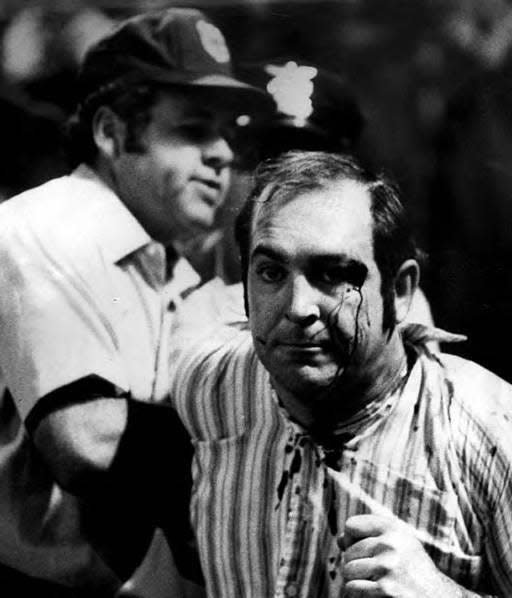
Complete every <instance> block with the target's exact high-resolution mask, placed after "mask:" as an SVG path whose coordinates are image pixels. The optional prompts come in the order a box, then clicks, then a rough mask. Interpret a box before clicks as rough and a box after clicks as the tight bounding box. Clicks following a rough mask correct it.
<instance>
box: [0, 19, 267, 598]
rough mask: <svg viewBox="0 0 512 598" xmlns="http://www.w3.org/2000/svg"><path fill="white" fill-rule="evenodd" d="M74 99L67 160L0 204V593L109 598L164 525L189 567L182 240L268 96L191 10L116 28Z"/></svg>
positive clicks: (219, 194)
mask: <svg viewBox="0 0 512 598" xmlns="http://www.w3.org/2000/svg"><path fill="white" fill-rule="evenodd" d="M76 93H77V108H76V112H75V114H74V115H73V117H72V119H71V121H70V123H69V135H70V149H71V151H72V157H73V160H74V163H75V165H76V168H75V170H73V172H71V174H69V175H68V176H64V177H61V178H58V179H54V180H51V181H49V182H48V183H46V184H44V185H42V186H40V187H37V188H34V189H31V190H29V191H27V192H25V193H23V194H22V195H19V196H17V197H14V198H12V199H10V200H9V201H7V202H4V203H3V204H2V205H1V206H0V212H1V213H0V261H1V263H2V268H1V272H0V284H1V286H2V289H3V292H2V293H1V297H0V345H1V347H2V350H1V355H0V410H1V412H2V418H1V420H0V422H1V423H0V438H1V443H0V446H1V448H0V480H1V484H0V486H1V488H3V489H4V490H3V491H2V492H1V493H0V530H1V533H0V587H1V588H2V598H14V597H16V598H18V597H19V596H21V595H32V596H38V598H56V597H58V598H71V597H73V598H76V597H77V596H80V597H81V596H92V595H94V596H95V597H96V598H103V597H110V596H113V595H114V594H115V592H117V590H118V589H119V587H120V585H121V583H122V581H123V580H124V579H126V578H127V577H128V576H130V575H131V572H132V570H133V569H134V567H135V566H136V565H137V564H138V563H139V562H140V560H141V559H142V556H143V554H144V553H145V551H146V549H147V547H148V545H149V542H150V540H151V538H152V536H153V532H154V529H155V527H157V526H159V527H161V528H165V529H167V530H173V531H174V532H175V534H174V536H175V537H176V538H180V539H183V542H182V544H181V545H180V546H178V547H176V546H175V547H174V548H175V553H176V559H177V560H180V558H181V564H182V570H183V571H184V572H185V573H186V574H187V575H191V574H192V573H193V572H192V561H191V560H189V559H188V558H187V555H188V552H187V549H186V548H187V543H186V539H187V536H186V528H187V522H188V488H189V478H190V457H191V447H190V445H189V443H188V435H187V434H186V432H185V430H184V428H183V427H182V425H181V423H180V422H179V420H178V419H177V417H176V416H175V413H174V411H173V410H172V409H171V408H170V407H168V406H167V405H166V404H165V399H166V396H167V393H168V387H167V384H168V379H169V377H168V374H167V355H168V354H169V351H170V346H169V344H172V342H173V339H172V335H171V334H170V331H171V330H172V329H173V327H174V324H175V322H176V318H177V316H178V314H179V313H180V305H181V302H182V300H183V297H184V296H185V295H186V294H187V293H188V292H189V291H190V289H191V288H193V287H195V286H196V285H197V284H198V282H199V277H198V275H197V274H196V273H195V272H194V271H193V269H192V268H191V266H190V264H189V263H188V262H187V261H186V260H185V259H184V258H183V257H181V255H180V248H181V247H182V246H183V245H185V244H187V243H188V242H189V240H190V239H191V238H193V237H194V236H195V235H198V234H204V232H205V231H208V230H209V228H210V227H211V226H212V225H213V223H214V219H215V212H216V210H217V208H218V207H219V206H220V205H221V203H222V201H223V199H224V195H225V193H226V189H227V186H228V182H229V174H230V165H231V162H232V160H233V152H232V149H231V147H230V139H231V136H232V135H233V132H234V122H235V119H236V117H237V114H238V112H239V110H240V108H241V107H242V106H243V111H244V112H247V111H248V110H249V111H250V112H251V114H254V115H255V117H257V115H258V113H261V111H264V110H266V109H267V108H268V107H269V106H271V105H272V100H271V99H270V98H269V97H268V96H267V95H266V94H265V93H263V92H261V91H258V90H257V89H255V88H252V87H250V86H249V85H246V84H244V83H242V82H241V81H239V80H238V79H236V78H235V77H234V76H233V74H232V71H231V62H230V56H229V51H228V48H227V45H226V42H225V40H224V38H223V36H222V34H221V32H220V31H219V29H217V27H216V26H215V25H214V24H213V23H212V22H211V21H210V20H209V19H207V18H206V17H205V15H204V14H202V13H201V12H199V11H197V10H186V9H168V10H164V11H158V12H152V13H148V14H144V15H141V16H136V17H134V18H131V19H129V20H127V21H125V22H123V23H121V24H120V25H119V26H118V28H117V29H115V30H114V31H113V32H112V33H111V34H110V35H108V36H107V37H105V38H104V39H102V40H101V41H100V42H99V43H97V44H96V45H95V46H93V47H92V48H90V50H89V52H88V53H87V54H86V56H85V58H84V61H83V65H82V67H81V69H80V72H79V75H78V79H77V84H76ZM185 569H186V571H185ZM169 591H170V592H171V595H173V596H180V593H179V590H178V589H175V590H174V593H172V591H173V590H171V589H169Z"/></svg>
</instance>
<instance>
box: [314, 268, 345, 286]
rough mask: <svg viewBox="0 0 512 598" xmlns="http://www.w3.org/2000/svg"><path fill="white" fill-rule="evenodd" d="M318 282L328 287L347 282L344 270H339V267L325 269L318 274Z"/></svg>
mask: <svg viewBox="0 0 512 598" xmlns="http://www.w3.org/2000/svg"><path fill="white" fill-rule="evenodd" d="M319 278H320V281H321V282H323V283H325V284H329V285H337V284H341V283H342V282H346V280H347V272H346V268H339V267H332V268H325V269H324V270H322V271H321V272H320V276H319Z"/></svg>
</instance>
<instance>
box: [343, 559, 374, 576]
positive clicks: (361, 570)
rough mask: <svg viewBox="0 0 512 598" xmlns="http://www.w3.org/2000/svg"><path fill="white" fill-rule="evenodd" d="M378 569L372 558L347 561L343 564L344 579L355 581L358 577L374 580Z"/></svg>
mask: <svg viewBox="0 0 512 598" xmlns="http://www.w3.org/2000/svg"><path fill="white" fill-rule="evenodd" d="M377 574H378V571H377V569H376V566H375V560H374V559H371V558H367V559H356V560H355V561H350V562H346V561H345V564H344V566H343V579H344V580H345V581H355V580H357V579H359V580H364V579H366V580H367V581H374V580H375V579H377Z"/></svg>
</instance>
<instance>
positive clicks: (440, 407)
mask: <svg viewBox="0 0 512 598" xmlns="http://www.w3.org/2000/svg"><path fill="white" fill-rule="evenodd" d="M223 334H224V336H223ZM174 366H175V370H174V372H173V380H172V390H171V394H172V396H173V400H174V402H175V407H176V409H177V410H178V411H179V413H180V415H181V417H182V418H183V420H184V422H185V424H186V426H187V427H188V429H189V431H190V433H191V434H192V436H193V438H194V442H195V448H196V454H195V460H194V490H193V498H192V504H191V516H192V522H193V525H194V528H195V530H196V535H197V540H198V547H199V552H200V557H201V562H202V566H203V569H204V575H205V579H206V585H207V593H208V596H210V597H212V598H231V597H233V598H249V597H250V598H263V597H265V598H267V597H276V598H277V597H281V596H284V597H286V596H297V597H300V598H324V597H325V598H327V597H329V598H334V597H337V598H338V597H339V596H340V592H341V588H342V586H343V579H342V576H341V569H342V567H341V564H342V559H343V552H342V549H341V548H340V538H341V537H342V535H343V530H344V522H345V520H346V519H347V518H348V517H349V516H352V515H355V514H361V513H376V514H383V513H386V514H388V515H391V516H396V517H399V518H400V519H402V520H403V521H405V522H407V523H408V524H410V526H411V528H412V529H413V530H414V531H415V533H416V535H417V537H418V538H419V540H420V541H421V542H422V544H423V546H424V547H425V549H426V550H427V552H428V554H429V555H430V556H431V558H432V559H433V560H434V562H435V564H436V566H437V567H438V568H439V569H440V570H441V571H443V572H444V573H446V574H447V575H448V576H449V577H450V578H452V579H453V580H454V581H456V582H457V583H459V584H461V585H463V586H465V587H466V588H468V589H472V590H474V591H479V592H482V593H491V594H496V595H499V596H507V597H508V596H511V595H512V483H511V464H512V387H510V386H509V385H508V384H507V383H506V382H504V381H502V380H501V379H499V378H497V377H496V376H494V375H493V374H491V373H490V372H488V371H487V370H484V369H483V368H481V367H480V366H478V365H476V364H474V363H472V362H469V361H466V360H463V359H461V358H459V357H455V356H450V355H433V354H430V353H428V352H424V351H418V356H417V358H416V360H415V362H414V365H413V367H412V369H411V370H410V372H409V374H408V375H407V376H406V378H404V381H403V383H402V384H401V385H400V386H399V388H397V389H395V391H393V392H391V393H390V394H389V395H388V396H387V397H385V398H384V399H381V400H380V401H379V402H378V404H375V405H370V406H368V407H366V409H365V411H364V412H363V413H359V414H357V415H356V416H354V417H353V418H352V419H351V421H348V422H346V423H345V424H344V427H343V429H342V430H340V432H341V434H340V436H339V438H340V441H339V445H338V446H334V447H330V448H329V450H326V449H325V448H323V447H322V446H320V445H318V444H316V443H315V442H314V441H313V440H312V438H311V437H310V436H309V435H308V433H307V431H306V430H305V429H303V428H301V427H300V426H298V425H297V424H296V423H294V422H293V421H291V420H290V419H289V418H288V417H287V415H286V413H285V412H284V410H283V409H282V408H281V407H280V405H279V403H278V401H277V399H276V396H275V393H274V391H273V389H272V387H271V385H270V381H269V376H268V374H267V372H266V370H265V369H264V368H263V366H262V365H261V364H260V362H259V361H258V359H257V357H256V355H255V353H254V349H253V346H252V341H251V338H250V335H249V334H248V333H247V332H244V331H233V330H231V331H228V329H226V330H225V332H224V333H220V334H215V335H210V336H209V337H208V338H207V339H206V341H205V340H204V339H203V340H202V341H201V343H198V344H197V345H196V346H195V347H190V348H189V349H188V350H187V351H185V352H184V353H183V354H182V356H181V357H180V359H178V360H177V361H176V362H175V363H174ZM340 400H342V399H340Z"/></svg>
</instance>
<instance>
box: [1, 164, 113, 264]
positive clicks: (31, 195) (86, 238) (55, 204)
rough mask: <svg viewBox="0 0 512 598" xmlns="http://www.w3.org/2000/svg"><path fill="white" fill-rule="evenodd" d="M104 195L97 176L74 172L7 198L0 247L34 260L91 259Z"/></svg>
mask: <svg viewBox="0 0 512 598" xmlns="http://www.w3.org/2000/svg"><path fill="white" fill-rule="evenodd" d="M103 193H104V191H103V190H102V186H101V184H100V183H99V182H98V180H97V178H95V177H94V176H92V175H91V176H89V177H86V176H81V175H80V174H79V173H78V172H77V171H75V172H73V173H71V174H69V175H65V176H62V177H59V178H55V179H51V180H49V181H47V182H46V183H43V184H42V185H40V186H38V187H34V188H32V189H28V190H27V191H24V192H23V193H20V194H19V195H16V196H14V197H12V198H10V199H8V200H6V201H5V202H4V203H2V204H1V205H0V249H1V250H2V251H3V252H4V253H6V254H7V255H10V256H13V257H15V256H18V257H20V259H25V258H26V257H27V256H30V257H31V259H33V260H34V261H37V260H38V258H39V259H40V260H43V261H44V260H45V259H47V257H48V256H52V258H51V259H57V260H58V261H61V260H63V261H66V262H68V261H71V262H73V263H75V264H76V263H79V262H81V261H82V259H85V260H89V259H90V258H91V256H92V255H93V254H94V252H93V251H91V249H92V247H93V246H94V245H95V244H96V238H97V237H98V232H97V230H98V223H99V222H100V221H101V198H102V194H103ZM42 249H43V251H41V250H42Z"/></svg>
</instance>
